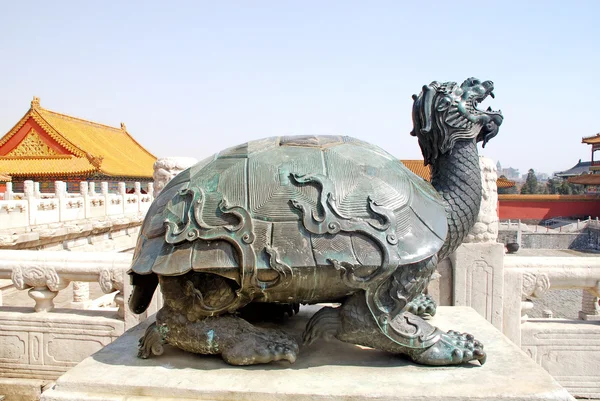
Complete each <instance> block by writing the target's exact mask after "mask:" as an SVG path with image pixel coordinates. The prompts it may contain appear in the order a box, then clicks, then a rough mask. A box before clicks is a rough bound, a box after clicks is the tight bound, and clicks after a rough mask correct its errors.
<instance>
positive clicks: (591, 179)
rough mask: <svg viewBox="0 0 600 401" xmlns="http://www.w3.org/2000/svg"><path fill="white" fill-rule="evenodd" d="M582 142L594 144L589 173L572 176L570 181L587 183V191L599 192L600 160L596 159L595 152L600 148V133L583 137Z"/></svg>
mask: <svg viewBox="0 0 600 401" xmlns="http://www.w3.org/2000/svg"><path fill="white" fill-rule="evenodd" d="M581 143H585V144H588V145H591V146H592V158H591V162H590V166H589V174H585V173H584V174H580V175H577V176H574V177H570V178H569V179H568V181H569V182H570V183H572V184H580V185H585V187H586V192H587V193H598V192H600V161H598V160H594V153H595V152H596V151H597V150H600V134H596V135H594V136H588V137H584V138H581Z"/></svg>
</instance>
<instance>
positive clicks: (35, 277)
mask: <svg viewBox="0 0 600 401" xmlns="http://www.w3.org/2000/svg"><path fill="white" fill-rule="evenodd" d="M11 279H12V282H13V284H14V285H15V287H16V288H17V289H19V290H26V289H28V288H29V294H28V295H29V297H30V298H32V299H33V300H34V301H35V307H34V309H35V311H36V312H50V311H51V310H52V309H54V301H53V300H54V298H56V296H57V295H58V292H59V291H60V290H62V289H64V288H66V287H67V285H69V282H68V281H65V280H63V279H62V278H61V277H60V276H59V275H58V273H57V272H56V270H55V269H54V268H52V267H47V266H38V265H30V266H22V265H17V266H15V267H14V268H13V271H12V275H11Z"/></svg>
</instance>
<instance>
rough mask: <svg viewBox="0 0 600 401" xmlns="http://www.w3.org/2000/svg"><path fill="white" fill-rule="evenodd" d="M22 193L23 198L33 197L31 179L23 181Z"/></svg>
mask: <svg viewBox="0 0 600 401" xmlns="http://www.w3.org/2000/svg"><path fill="white" fill-rule="evenodd" d="M23 194H24V196H25V199H30V198H31V199H33V198H35V189H34V185H33V181H31V180H26V181H25V182H24V183H23Z"/></svg>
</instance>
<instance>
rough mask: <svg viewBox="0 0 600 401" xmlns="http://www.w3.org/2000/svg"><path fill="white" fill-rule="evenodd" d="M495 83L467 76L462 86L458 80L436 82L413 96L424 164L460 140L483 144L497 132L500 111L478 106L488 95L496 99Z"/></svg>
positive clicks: (499, 122)
mask: <svg viewBox="0 0 600 401" xmlns="http://www.w3.org/2000/svg"><path fill="white" fill-rule="evenodd" d="M493 90H494V83H493V82H492V81H484V82H481V81H480V80H478V79H476V78H468V79H467V80H465V81H464V82H463V83H462V84H461V85H460V86H458V85H457V84H456V82H445V83H439V82H437V81H433V82H432V83H431V84H429V85H424V86H423V90H422V91H421V93H420V94H419V95H413V100H414V104H413V130H412V131H411V133H410V134H411V135H413V136H416V137H417V138H418V139H419V146H420V147H421V152H422V153H423V157H424V158H425V165H428V164H432V163H433V162H435V160H436V159H437V158H438V157H439V156H440V155H443V154H445V153H447V152H449V151H450V150H452V148H453V146H454V144H455V143H456V141H458V140H476V141H477V142H480V141H482V142H483V146H484V147H485V145H486V144H487V142H488V141H489V140H490V139H492V138H493V137H495V136H496V134H498V129H499V127H500V125H501V124H502V120H503V118H504V117H503V116H502V112H501V111H494V110H492V109H491V108H488V109H487V110H485V111H482V110H479V109H477V105H478V104H479V103H481V102H482V101H483V100H484V99H485V98H487V97H488V96H491V97H492V98H494V92H493Z"/></svg>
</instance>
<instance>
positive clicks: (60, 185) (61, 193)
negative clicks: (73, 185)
mask: <svg viewBox="0 0 600 401" xmlns="http://www.w3.org/2000/svg"><path fill="white" fill-rule="evenodd" d="M54 196H55V197H56V198H65V197H66V196H67V184H66V183H65V182H64V181H54Z"/></svg>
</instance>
